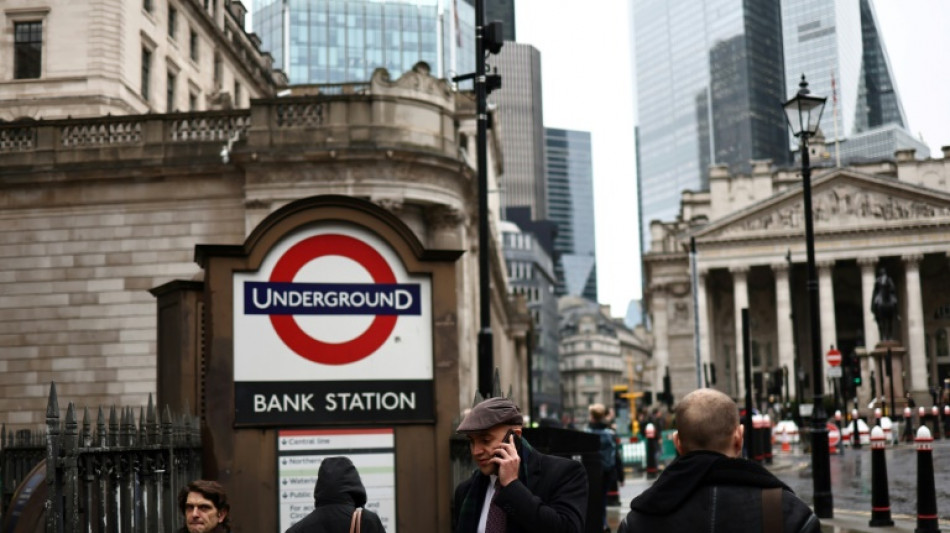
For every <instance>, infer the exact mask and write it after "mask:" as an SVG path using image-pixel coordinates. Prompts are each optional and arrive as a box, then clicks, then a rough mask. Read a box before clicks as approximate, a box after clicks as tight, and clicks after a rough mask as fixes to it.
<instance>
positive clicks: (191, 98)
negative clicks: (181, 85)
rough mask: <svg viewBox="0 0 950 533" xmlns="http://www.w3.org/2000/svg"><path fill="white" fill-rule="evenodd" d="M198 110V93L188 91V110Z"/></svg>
mask: <svg viewBox="0 0 950 533" xmlns="http://www.w3.org/2000/svg"><path fill="white" fill-rule="evenodd" d="M197 110H198V95H197V94H195V93H192V92H189V93H188V111H197Z"/></svg>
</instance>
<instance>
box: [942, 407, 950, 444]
mask: <svg viewBox="0 0 950 533" xmlns="http://www.w3.org/2000/svg"><path fill="white" fill-rule="evenodd" d="M943 434H944V436H945V437H947V438H950V405H944V406H943Z"/></svg>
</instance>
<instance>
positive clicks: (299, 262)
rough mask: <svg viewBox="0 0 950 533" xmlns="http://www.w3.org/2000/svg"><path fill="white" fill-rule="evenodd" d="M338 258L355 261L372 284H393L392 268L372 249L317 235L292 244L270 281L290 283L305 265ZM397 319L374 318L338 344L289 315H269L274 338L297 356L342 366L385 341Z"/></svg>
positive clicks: (358, 242) (348, 240) (352, 241)
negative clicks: (314, 333)
mask: <svg viewBox="0 0 950 533" xmlns="http://www.w3.org/2000/svg"><path fill="white" fill-rule="evenodd" d="M330 255H337V256H341V257H346V258H349V259H352V260H353V261H356V262H357V263H359V264H360V265H362V266H363V268H365V269H366V271H367V272H369V274H370V276H372V278H373V282H375V283H396V275H395V274H393V271H392V268H390V266H389V264H388V263H387V262H386V260H385V259H384V258H383V256H382V255H380V253H379V252H378V251H376V249H375V248H373V247H372V246H370V245H368V244H366V243H365V242H363V241H361V240H359V239H355V238H353V237H349V236H347V235H339V234H325V235H317V236H314V237H309V238H307V239H304V240H302V241H300V242H298V243H297V244H295V245H293V246H292V247H291V248H290V249H289V250H287V253H285V254H284V255H283V256H282V257H281V258H280V259H279V260H278V261H277V264H276V265H275V266H274V270H273V272H271V275H270V281H272V282H293V280H294V276H296V275H297V272H299V271H300V269H301V268H303V267H304V266H305V265H306V264H307V263H309V262H310V261H313V260H314V259H317V258H319V257H324V256H330ZM396 318H397V317H396V316H394V315H377V316H376V317H375V318H374V319H373V322H372V324H370V326H369V327H368V328H366V331H364V332H363V333H362V334H361V335H359V336H357V337H356V338H354V339H352V340H349V341H346V342H339V343H332V342H323V341H320V340H318V339H315V338H313V337H311V336H310V335H308V334H307V333H306V332H305V331H304V330H303V329H301V327H300V325H299V324H297V321H296V320H295V319H294V317H293V316H292V315H271V316H270V321H271V324H273V325H274V331H276V332H277V336H278V337H280V339H281V340H282V341H283V342H284V344H286V345H287V347H288V348H290V349H291V350H293V351H294V352H295V353H297V355H300V356H301V357H303V358H305V359H309V360H310V361H313V362H315V363H323V364H326V365H345V364H348V363H354V362H356V361H359V360H360V359H364V358H366V357H368V356H370V355H371V354H373V353H374V352H375V351H376V350H378V349H379V347H380V346H382V345H383V343H384V342H386V339H388V338H389V335H390V334H392V332H393V329H394V328H395V327H396Z"/></svg>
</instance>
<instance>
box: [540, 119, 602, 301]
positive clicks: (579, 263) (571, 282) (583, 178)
mask: <svg viewBox="0 0 950 533" xmlns="http://www.w3.org/2000/svg"><path fill="white" fill-rule="evenodd" d="M544 136H545V159H546V165H545V166H546V172H547V182H548V219H549V220H551V221H552V222H554V223H555V224H557V236H556V237H555V239H554V251H555V256H556V261H555V263H554V273H555V276H556V277H557V283H558V285H557V289H556V291H557V294H558V295H566V294H569V295H573V296H583V297H584V298H587V299H588V300H591V301H593V302H596V301H598V300H597V261H596V253H595V247H594V180H593V173H594V172H593V163H592V160H591V145H590V133H589V132H586V131H573V130H560V129H553V128H545V129H544Z"/></svg>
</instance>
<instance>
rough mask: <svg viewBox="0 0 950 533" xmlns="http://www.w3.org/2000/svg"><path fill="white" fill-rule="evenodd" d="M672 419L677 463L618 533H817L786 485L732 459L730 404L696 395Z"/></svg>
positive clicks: (737, 434) (735, 450)
mask: <svg viewBox="0 0 950 533" xmlns="http://www.w3.org/2000/svg"><path fill="white" fill-rule="evenodd" d="M675 414H676V428H677V432H676V433H674V434H673V444H674V445H675V446H676V450H677V452H679V454H680V456H679V457H678V458H677V459H676V460H675V461H673V462H672V463H670V466H668V467H667V468H666V469H665V470H664V471H663V473H662V474H661V475H660V477H659V478H658V479H657V480H656V482H655V483H654V484H653V485H652V486H651V487H650V488H648V489H647V490H645V491H643V493H642V494H640V495H639V496H637V497H636V498H634V499H633V501H632V502H630V512H629V513H628V514H627V516H626V518H624V519H623V521H622V522H621V524H620V529H618V530H617V531H618V533H634V532H640V531H676V532H678V533H680V532H685V533H689V532H704V533H708V532H713V533H727V532H742V533H748V532H756V531H780V532H782V531H784V533H820V531H821V524H820V523H819V521H818V517H816V516H815V513H813V512H812V510H811V509H810V508H809V507H808V505H806V504H805V502H803V501H801V500H800V499H798V497H797V496H795V494H794V493H793V492H792V490H791V489H790V488H788V486H786V485H785V484H784V483H782V481H780V480H779V479H778V478H776V477H775V476H774V475H772V473H771V472H769V471H768V470H766V469H765V468H764V467H762V466H761V465H759V464H757V463H754V462H752V461H748V460H745V459H742V458H740V457H739V455H740V454H741V453H742V435H743V427H742V425H740V424H739V410H738V407H737V406H736V403H735V402H734V401H732V399H731V398H729V397H728V396H726V395H725V394H723V393H721V392H719V391H716V390H714V389H698V390H695V391H693V392H691V393H689V394H687V395H686V396H685V397H684V398H683V400H682V401H681V402H680V404H679V405H678V406H677V407H676V412H675Z"/></svg>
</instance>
